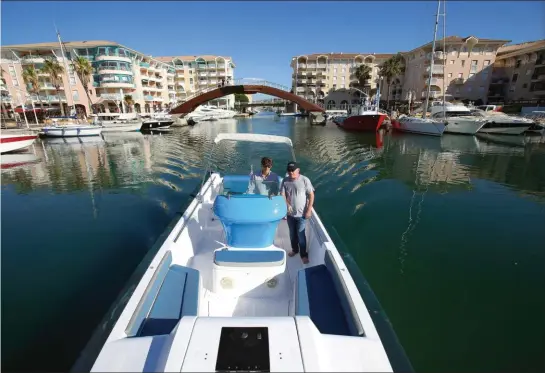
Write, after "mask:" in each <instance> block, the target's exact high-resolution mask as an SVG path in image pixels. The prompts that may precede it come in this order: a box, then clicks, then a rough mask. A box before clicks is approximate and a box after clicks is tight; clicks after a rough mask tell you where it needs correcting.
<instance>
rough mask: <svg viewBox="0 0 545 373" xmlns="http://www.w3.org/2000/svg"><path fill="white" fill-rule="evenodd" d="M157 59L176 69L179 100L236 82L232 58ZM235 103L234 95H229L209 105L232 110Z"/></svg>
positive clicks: (176, 88) (182, 57)
mask: <svg viewBox="0 0 545 373" xmlns="http://www.w3.org/2000/svg"><path fill="white" fill-rule="evenodd" d="M156 59H157V60H158V61H161V62H163V63H166V64H168V65H169V66H172V67H173V68H174V71H175V75H174V88H175V91H174V92H175V95H176V99H177V100H184V99H186V98H188V97H189V96H191V95H192V94H194V93H195V92H198V91H201V90H203V89H208V88H213V87H217V86H218V85H220V84H222V83H225V84H229V83H231V82H233V81H234V71H235V67H236V66H235V63H234V62H233V59H232V58H231V57H222V56H211V55H205V56H170V57H156ZM169 89H170V88H169ZM234 102H235V98H234V95H228V96H225V97H222V98H220V99H217V100H213V101H210V102H209V103H208V104H210V105H215V106H221V107H230V108H232V107H234Z"/></svg>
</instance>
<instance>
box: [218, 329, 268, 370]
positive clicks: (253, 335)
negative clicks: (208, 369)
mask: <svg viewBox="0 0 545 373" xmlns="http://www.w3.org/2000/svg"><path fill="white" fill-rule="evenodd" d="M216 372H270V359H269V330H268V328H266V327H223V328H221V336H220V345H219V349H218V358H217V360H216Z"/></svg>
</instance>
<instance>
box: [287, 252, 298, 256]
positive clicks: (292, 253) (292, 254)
mask: <svg viewBox="0 0 545 373" xmlns="http://www.w3.org/2000/svg"><path fill="white" fill-rule="evenodd" d="M295 255H297V253H294V252H293V251H290V252H289V253H288V256H289V257H290V258H291V257H293V256H295Z"/></svg>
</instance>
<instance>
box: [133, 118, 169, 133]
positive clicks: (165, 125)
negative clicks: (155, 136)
mask: <svg viewBox="0 0 545 373" xmlns="http://www.w3.org/2000/svg"><path fill="white" fill-rule="evenodd" d="M172 123H174V120H170V119H169V120H150V121H145V122H144V123H142V127H141V128H140V130H142V131H150V130H156V131H161V130H166V129H169V128H170V126H172Z"/></svg>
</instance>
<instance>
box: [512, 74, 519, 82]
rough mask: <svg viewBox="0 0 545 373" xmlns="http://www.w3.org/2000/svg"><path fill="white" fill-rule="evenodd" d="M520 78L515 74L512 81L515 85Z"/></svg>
mask: <svg viewBox="0 0 545 373" xmlns="http://www.w3.org/2000/svg"><path fill="white" fill-rule="evenodd" d="M518 78H519V74H513V78H512V79H511V81H512V82H513V83H515V82H516V81H517V80H518Z"/></svg>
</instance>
